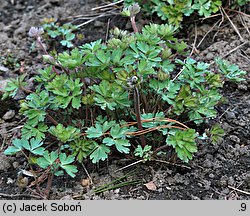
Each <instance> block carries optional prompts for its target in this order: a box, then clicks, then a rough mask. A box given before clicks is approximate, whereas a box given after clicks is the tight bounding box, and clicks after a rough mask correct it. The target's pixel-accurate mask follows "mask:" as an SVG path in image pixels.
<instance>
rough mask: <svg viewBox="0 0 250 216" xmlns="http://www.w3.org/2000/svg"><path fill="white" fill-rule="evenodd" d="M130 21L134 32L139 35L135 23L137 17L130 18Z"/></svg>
mask: <svg viewBox="0 0 250 216" xmlns="http://www.w3.org/2000/svg"><path fill="white" fill-rule="evenodd" d="M130 21H131V24H132V27H133V30H134V32H135V33H137V32H138V28H137V26H136V23H135V16H132V17H130Z"/></svg>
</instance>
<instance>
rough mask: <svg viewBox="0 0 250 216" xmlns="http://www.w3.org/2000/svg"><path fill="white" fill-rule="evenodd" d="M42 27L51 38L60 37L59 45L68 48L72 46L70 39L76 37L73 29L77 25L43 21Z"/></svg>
mask: <svg viewBox="0 0 250 216" xmlns="http://www.w3.org/2000/svg"><path fill="white" fill-rule="evenodd" d="M42 27H43V29H44V30H45V33H47V34H48V35H49V36H50V37H51V38H54V39H55V38H60V44H61V45H63V46H66V47H68V48H70V47H73V43H72V40H74V39H75V37H76V35H75V34H74V33H73V31H75V30H76V29H77V26H75V25H72V24H69V23H67V24H64V25H62V26H60V25H59V24H57V23H55V22H45V23H44V24H43V25H42Z"/></svg>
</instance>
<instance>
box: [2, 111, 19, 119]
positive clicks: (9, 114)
mask: <svg viewBox="0 0 250 216" xmlns="http://www.w3.org/2000/svg"><path fill="white" fill-rule="evenodd" d="M15 114H16V113H15V111H14V110H9V111H7V112H6V113H5V114H4V116H3V117H2V118H3V120H9V119H12V118H13V117H14V116H15Z"/></svg>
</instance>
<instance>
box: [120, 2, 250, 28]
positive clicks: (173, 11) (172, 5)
mask: <svg viewBox="0 0 250 216" xmlns="http://www.w3.org/2000/svg"><path fill="white" fill-rule="evenodd" d="M133 3H138V4H139V5H140V6H142V10H143V11H144V12H145V13H146V14H149V15H152V14H154V13H155V14H157V16H158V17H159V18H161V19H162V20H164V21H167V22H168V23H169V24H172V25H175V26H176V27H179V26H180V25H181V23H182V21H183V18H184V17H185V16H186V17H187V16H190V15H192V14H193V13H198V14H199V16H201V17H209V16H211V15H212V14H214V13H216V12H218V11H219V9H220V7H221V6H222V5H223V1H222V0H147V1H145V0H125V1H124V5H125V6H129V5H131V4H133ZM247 3H249V0H235V1H232V2H231V5H229V6H231V7H233V8H236V7H239V6H243V5H247Z"/></svg>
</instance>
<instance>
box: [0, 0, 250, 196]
mask: <svg viewBox="0 0 250 216" xmlns="http://www.w3.org/2000/svg"><path fill="white" fill-rule="evenodd" d="M103 3H104V2H102V1H95V0H72V1H70V3H69V1H64V0H61V1H59V0H44V1H38V0H36V1H29V0H26V1H25V0H14V1H10V0H9V1H3V3H1V6H0V29H1V32H0V45H1V50H0V52H1V56H2V57H3V56H5V57H6V56H10V55H8V53H9V54H12V56H13V59H12V63H11V64H9V66H3V65H2V62H0V90H1V89H2V88H3V87H4V86H5V85H6V82H7V81H8V79H9V78H10V77H15V76H17V75H18V74H21V73H28V74H30V75H31V76H30V77H31V78H32V74H35V73H36V71H37V69H38V68H40V67H42V65H41V60H39V59H41V58H39V56H38V58H37V53H33V52H32V51H31V44H32V42H31V41H30V40H29V39H28V38H27V32H28V30H29V28H30V27H31V26H33V25H35V26H37V25H39V24H40V22H41V20H42V19H43V18H50V17H53V18H55V19H56V20H57V19H58V20H62V19H66V18H69V17H72V16H77V15H83V14H90V15H91V14H94V13H96V12H95V11H91V8H93V7H96V6H98V5H101V4H103ZM242 18H243V19H244V20H245V21H244V22H245V23H246V24H247V25H248V26H250V18H249V17H247V16H242ZM232 19H233V21H234V23H235V24H236V25H237V27H238V29H239V32H240V34H241V36H242V38H243V39H244V41H240V40H239V35H238V34H236V33H235V30H234V29H233V28H232V26H230V23H229V22H228V21H224V22H223V23H222V24H221V26H220V27H218V26H216V27H215V28H213V29H211V28H212V26H213V25H214V22H213V21H212V22H211V23H209V21H208V22H207V23H206V24H205V23H204V24H202V25H198V27H197V31H193V32H192V31H190V32H191V34H189V38H187V39H186V40H187V41H188V44H190V46H191V47H192V44H193V42H194V40H195V38H196V47H197V45H198V44H199V42H200V41H201V39H202V38H203V36H204V35H205V34H206V33H207V32H210V33H209V34H208V35H207V37H206V38H205V40H204V41H203V43H201V45H200V46H199V47H198V48H197V50H196V54H197V57H196V58H197V59H199V60H202V61H206V62H210V63H211V62H212V61H213V59H214V57H216V56H221V57H224V58H225V59H228V60H229V61H230V62H231V63H235V64H237V65H239V66H240V68H241V69H243V70H246V71H248V72H249V71H250V67H249V66H250V57H249V56H250V46H249V44H250V41H249V39H250V34H249V31H247V30H246V28H244V26H242V25H241V22H242V21H241V20H240V19H239V15H236V14H235V15H234V17H232ZM70 20H71V21H72V20H76V18H75V19H72V18H71V19H70ZM84 21H86V20H76V23H78V24H79V23H83V22H84ZM114 25H117V26H120V25H121V26H123V27H126V28H129V27H130V26H129V25H126V21H125V20H124V19H123V18H121V17H120V16H118V15H113V16H108V17H106V18H101V19H97V20H95V21H93V22H91V23H89V24H88V25H85V26H83V27H82V29H81V31H82V33H83V34H84V36H85V37H84V38H83V41H82V43H84V42H89V41H92V40H96V39H99V38H103V39H105V38H106V32H107V27H108V26H109V28H112V26H114ZM192 29H194V28H192ZM5 59H6V58H5ZM2 61H3V60H2ZM17 63H18V64H20V65H21V66H19V67H16V64H17ZM249 88H250V73H248V74H247V76H246V81H243V82H241V83H240V84H231V83H228V84H226V85H225V87H224V89H223V95H224V96H225V97H226V98H227V100H228V101H227V102H226V103H225V104H223V105H221V106H219V107H218V108H217V109H218V112H219V114H220V115H219V118H218V119H214V120H213V121H218V122H220V123H221V125H222V127H223V128H224V129H225V131H226V136H225V137H224V140H223V141H222V142H221V143H219V144H217V145H208V144H206V143H199V145H198V149H199V151H198V153H197V154H195V157H194V160H192V161H191V162H190V163H189V164H188V165H187V166H188V167H185V166H176V165H170V164H164V163H156V162H154V163H153V162H151V163H147V164H137V165H134V166H132V167H130V168H128V169H124V170H122V171H119V172H114V171H116V170H118V169H119V168H121V167H124V166H125V165H127V164H130V163H132V162H133V161H126V160H113V161H109V162H107V163H103V164H100V165H99V166H98V167H97V166H94V165H89V164H87V165H86V166H87V167H86V168H87V170H88V171H89V173H90V175H91V177H92V180H93V183H94V188H95V187H97V186H98V185H104V184H106V183H109V182H111V181H112V180H114V179H116V178H119V177H121V176H124V175H125V174H126V173H128V172H129V171H131V170H134V173H132V174H131V175H130V176H128V177H127V180H134V179H139V180H140V181H141V182H140V183H139V184H137V185H133V186H132V185H131V186H126V187H121V188H118V189H116V190H111V191H107V192H104V193H101V194H100V195H97V194H95V193H94V192H93V188H92V189H91V188H88V187H86V186H84V184H83V183H82V180H83V179H86V178H87V176H86V173H85V171H84V169H83V167H79V173H78V175H77V177H76V178H75V179H72V178H69V177H58V178H56V179H54V184H53V189H52V194H51V199H61V198H65V199H156V200H160V199H164V200H165V199H171V200H173V199H249V197H250V196H249V195H248V194H247V192H250V171H249V170H250V169H249V168H250V93H249V92H250V91H249ZM18 99H22V95H19V98H17V100H15V101H12V100H9V101H8V102H7V103H6V102H2V101H0V107H1V108H0V199H6V198H8V199H10V198H15V199H24V198H26V199H31V198H32V197H26V196H25V195H27V194H29V191H20V190H19V188H18V187H17V185H16V178H17V173H18V170H19V169H20V168H21V169H25V165H26V161H25V160H24V159H23V158H22V157H20V156H17V157H7V156H5V155H3V153H1V151H3V150H4V149H5V148H6V146H7V145H9V144H10V143H11V140H12V138H13V137H16V136H18V134H19V133H20V126H21V125H22V118H21V117H20V116H18V115H17V113H18V103H17V101H18ZM151 181H153V182H154V184H155V186H156V189H155V191H152V190H148V189H147V188H146V186H145V185H144V184H145V183H149V182H151ZM82 184H83V185H82ZM233 188H237V189H239V190H242V192H240V191H236V190H234V189H233ZM4 194H5V195H4ZM14 194H21V195H18V196H16V197H15V196H14V197H11V195H14Z"/></svg>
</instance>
